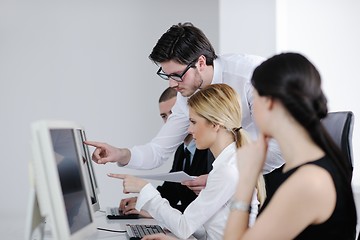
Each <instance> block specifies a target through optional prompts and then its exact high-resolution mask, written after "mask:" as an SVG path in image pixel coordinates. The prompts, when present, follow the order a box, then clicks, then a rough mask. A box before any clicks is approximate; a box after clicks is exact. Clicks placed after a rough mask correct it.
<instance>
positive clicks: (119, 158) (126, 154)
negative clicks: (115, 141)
mask: <svg viewBox="0 0 360 240" xmlns="http://www.w3.org/2000/svg"><path fill="white" fill-rule="evenodd" d="M84 143H85V144H87V145H89V146H93V147H96V149H95V151H94V152H93V154H92V160H93V161H94V162H96V163H98V164H105V163H108V162H118V163H120V164H121V165H124V166H125V165H126V164H128V163H129V161H130V157H131V153H130V150H129V149H127V148H116V147H113V146H111V145H109V144H107V143H101V142H93V141H85V142H84Z"/></svg>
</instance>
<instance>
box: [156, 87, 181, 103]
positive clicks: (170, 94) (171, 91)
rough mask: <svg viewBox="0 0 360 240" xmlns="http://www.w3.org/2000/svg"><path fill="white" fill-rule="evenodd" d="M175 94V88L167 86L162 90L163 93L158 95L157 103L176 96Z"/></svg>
mask: <svg viewBox="0 0 360 240" xmlns="http://www.w3.org/2000/svg"><path fill="white" fill-rule="evenodd" d="M176 94H177V92H176V90H175V89H173V88H171V87H168V88H167V89H165V90H164V91H163V93H162V94H161V95H160V98H159V103H161V102H165V101H167V100H170V99H172V98H174V97H176Z"/></svg>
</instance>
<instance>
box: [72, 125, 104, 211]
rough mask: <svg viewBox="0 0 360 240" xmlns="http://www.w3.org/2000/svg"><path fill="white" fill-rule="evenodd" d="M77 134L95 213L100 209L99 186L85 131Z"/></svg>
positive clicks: (79, 130)
mask: <svg viewBox="0 0 360 240" xmlns="http://www.w3.org/2000/svg"><path fill="white" fill-rule="evenodd" d="M76 134H77V137H78V139H79V140H80V141H79V149H81V156H82V160H83V167H84V169H85V172H84V174H85V179H86V181H87V183H88V186H89V193H90V200H91V204H92V207H93V210H94V211H98V210H99V209H100V204H99V199H98V186H97V182H96V177H95V171H94V168H93V165H92V161H91V158H90V151H89V147H88V146H87V145H86V144H84V141H86V135H85V130H84V129H76Z"/></svg>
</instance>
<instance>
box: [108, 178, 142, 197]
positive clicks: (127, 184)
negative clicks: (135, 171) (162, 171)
mask: <svg viewBox="0 0 360 240" xmlns="http://www.w3.org/2000/svg"><path fill="white" fill-rule="evenodd" d="M108 176H109V177H112V178H118V179H122V180H123V187H124V190H123V192H124V193H138V192H140V191H141V189H142V188H143V187H144V186H145V185H146V184H148V182H147V181H145V180H143V179H141V178H137V177H134V176H131V175H127V174H115V173H109V174H108Z"/></svg>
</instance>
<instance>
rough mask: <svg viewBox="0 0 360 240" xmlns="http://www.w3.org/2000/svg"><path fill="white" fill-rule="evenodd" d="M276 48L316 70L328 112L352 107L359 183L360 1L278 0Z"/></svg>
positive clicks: (357, 180)
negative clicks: (305, 60)
mask: <svg viewBox="0 0 360 240" xmlns="http://www.w3.org/2000/svg"><path fill="white" fill-rule="evenodd" d="M278 6H279V11H278V17H279V22H278V39H279V45H278V51H279V52H281V51H297V52H300V53H302V54H304V55H305V56H307V57H308V58H309V59H310V60H311V61H312V62H313V63H314V64H315V65H316V67H317V68H318V69H319V71H320V74H321V76H322V80H323V89H324V92H325V94H326V96H327V98H328V104H329V110H330V111H347V110H351V111H353V112H354V114H355V125H354V132H353V154H354V177H353V185H354V186H357V187H358V186H360V159H359V158H360V155H359V154H360V152H359V148H358V147H357V146H359V145H360V128H359V121H358V118H359V117H360V105H359V104H358V102H359V100H360V97H359V94H358V89H357V88H356V86H357V85H358V84H357V82H358V81H359V80H360V77H359V74H358V69H359V68H360V64H359V59H358V58H359V55H360V45H359V42H360V28H359V23H360V15H359V12H360V2H359V1H356V0H345V1H336V0H331V1H329V0H318V1H311V0H302V1H296V0H279V1H278Z"/></svg>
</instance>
